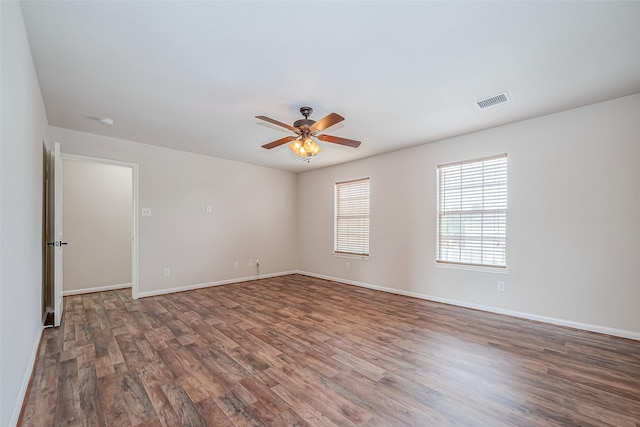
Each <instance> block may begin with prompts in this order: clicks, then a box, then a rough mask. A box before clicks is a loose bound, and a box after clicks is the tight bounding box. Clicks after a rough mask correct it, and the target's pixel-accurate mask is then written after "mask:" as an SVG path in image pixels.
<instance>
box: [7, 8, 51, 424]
mask: <svg viewBox="0 0 640 427" xmlns="http://www.w3.org/2000/svg"><path fill="white" fill-rule="evenodd" d="M0 15H2V16H1V25H0V27H1V28H2V30H1V31H2V33H1V38H2V46H1V49H0V50H1V51H2V53H1V57H2V60H1V61H2V63H1V68H0V69H1V73H2V74H1V80H2V83H1V89H0V90H1V93H2V101H1V109H2V110H1V112H0V116H1V117H2V119H1V123H0V126H1V129H2V130H1V133H0V140H1V145H0V147H1V148H0V153H1V154H0V200H1V201H2V202H1V206H0V242H1V243H0V382H1V384H0V425H2V426H9V425H14V424H15V423H16V422H17V418H18V416H19V413H20V408H21V404H22V398H23V396H24V393H25V392H26V387H27V385H28V381H29V377H30V375H31V368H32V366H33V361H34V357H35V353H36V350H37V345H38V340H39V338H40V334H41V332H42V310H41V304H42V303H41V300H42V144H43V140H45V139H46V138H47V118H46V115H45V110H44V105H43V102H42V96H41V95H40V88H39V85H38V80H37V78H36V73H35V69H34V66H33V61H32V59H31V52H30V50H29V43H28V40H27V35H26V31H25V28H24V21H23V18H22V11H21V9H20V3H18V2H13V1H2V2H0Z"/></svg>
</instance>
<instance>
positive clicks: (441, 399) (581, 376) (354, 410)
mask: <svg viewBox="0 0 640 427" xmlns="http://www.w3.org/2000/svg"><path fill="white" fill-rule="evenodd" d="M64 303H65V314H64V318H63V324H62V326H61V327H60V328H57V329H47V330H45V332H44V335H43V338H42V341H41V345H40V349H39V354H38V360H37V363H36V368H35V371H34V375H33V380H32V384H31V388H30V392H29V395H28V396H27V398H26V403H25V407H24V409H23V414H22V418H21V423H20V425H24V426H43V427H44V426H62V425H64V426H109V427H110V426H116V427H121V426H181V425H182V426H334V425H336V426H411V425H416V426H492V427H495V426H560V425H562V426H621V427H624V426H631V427H638V426H640V342H637V341H632V340H625V339H621V338H615V337H610V336H606V335H599V334H594V333H589V332H584V331H576V330H571V329H567V328H562V327H557V326H553V325H548V324H542V323H537V322H531V321H526V320H520V319H514V318H511V317H507V316H501V315H496V314H490V313H484V312H480V311H474V310H468V309H463V308H459V307H454V306H449V305H444V304H438V303H433V302H429V301H423V300H419V299H413V298H408V297H403V296H397V295H392V294H388V293H383V292H378V291H373V290H369V289H363V288H358V287H354V286H348V285H343V284H339V283H335V282H329V281H325V280H320V279H314V278H310V277H305V276H301V275H291V276H284V277H277V278H271V279H262V280H256V281H252V282H244V283H238V284H232V285H225V286H218V287H213V288H207V289H201V290H196V291H188V292H182V293H177V294H171V295H164V296H158V297H151V298H143V299H139V300H132V299H131V297H130V290H118V291H110V292H101V293H95V294H87V295H79V296H70V297H65V302H64Z"/></svg>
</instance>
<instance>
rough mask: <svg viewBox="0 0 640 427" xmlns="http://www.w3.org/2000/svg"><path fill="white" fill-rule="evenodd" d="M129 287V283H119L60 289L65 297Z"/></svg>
mask: <svg viewBox="0 0 640 427" xmlns="http://www.w3.org/2000/svg"><path fill="white" fill-rule="evenodd" d="M130 287H131V283H121V284H119V285H107V286H96V287H95V288H85V289H71V290H68V291H62V296H64V297H66V296H67V295H80V294H90V293H92V292H104V291H114V290H116V289H126V288H130Z"/></svg>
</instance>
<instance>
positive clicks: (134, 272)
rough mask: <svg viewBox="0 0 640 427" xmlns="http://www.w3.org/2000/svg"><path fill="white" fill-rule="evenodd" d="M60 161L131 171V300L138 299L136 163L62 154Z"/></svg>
mask: <svg viewBox="0 0 640 427" xmlns="http://www.w3.org/2000/svg"><path fill="white" fill-rule="evenodd" d="M62 160H78V161H83V162H91V163H102V164H107V165H113V166H122V167H126V168H130V169H131V178H132V186H133V188H132V189H131V190H132V191H131V193H132V198H133V200H132V201H131V204H132V212H131V214H132V215H133V218H132V221H131V222H132V228H133V229H132V230H131V237H132V246H131V298H133V299H138V215H137V213H138V163H130V162H123V161H120V160H111V159H103V158H100V157H89V156H82V155H80V154H69V153H62Z"/></svg>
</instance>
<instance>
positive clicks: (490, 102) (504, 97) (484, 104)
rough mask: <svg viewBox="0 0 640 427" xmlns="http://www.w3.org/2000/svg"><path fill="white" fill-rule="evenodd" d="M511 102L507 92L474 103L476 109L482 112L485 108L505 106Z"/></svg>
mask: <svg viewBox="0 0 640 427" xmlns="http://www.w3.org/2000/svg"><path fill="white" fill-rule="evenodd" d="M509 101H511V97H510V96H509V94H508V93H507V92H502V93H500V94H498V95H493V96H490V97H488V98H484V99H481V100H479V101H476V102H474V104H475V105H476V107H478V109H480V110H484V109H485V108H489V107H493V106H494V105H498V104H504V103H505V102H509Z"/></svg>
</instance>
